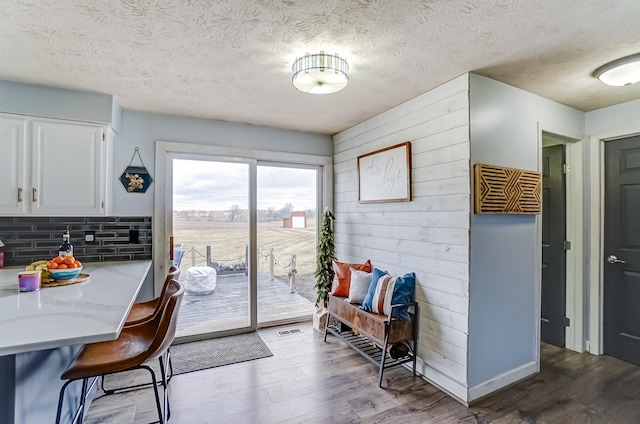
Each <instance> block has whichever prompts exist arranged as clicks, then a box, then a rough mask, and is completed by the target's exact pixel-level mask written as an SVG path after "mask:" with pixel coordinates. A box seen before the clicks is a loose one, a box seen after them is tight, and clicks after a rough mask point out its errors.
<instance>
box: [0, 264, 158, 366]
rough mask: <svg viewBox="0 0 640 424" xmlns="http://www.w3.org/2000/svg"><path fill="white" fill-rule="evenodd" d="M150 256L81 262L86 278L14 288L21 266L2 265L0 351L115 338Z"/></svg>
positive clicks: (44, 347)
mask: <svg viewBox="0 0 640 424" xmlns="http://www.w3.org/2000/svg"><path fill="white" fill-rule="evenodd" d="M150 268H151V261H129V262H99V263H85V264H84V268H83V269H82V273H83V274H89V276H90V278H89V280H88V281H85V282H82V283H78V284H73V285H68V286H61V287H49V288H42V289H40V290H39V291H35V292H19V291H18V272H19V271H22V270H24V268H22V267H12V268H3V269H0V356H2V355H11V354H16V353H22V352H29V351H35V350H42V349H52V348H57V347H61V346H69V345H74V344H86V343H94V342H100V341H105V340H114V339H116V338H117V337H118V335H119V334H120V331H121V330H122V327H123V325H124V322H125V319H126V317H127V314H128V313H129V311H130V310H131V306H132V305H133V303H134V302H135V299H136V296H137V295H138V291H139V290H140V287H141V286H142V283H143V282H144V280H145V277H146V275H147V273H148V272H149V269H150Z"/></svg>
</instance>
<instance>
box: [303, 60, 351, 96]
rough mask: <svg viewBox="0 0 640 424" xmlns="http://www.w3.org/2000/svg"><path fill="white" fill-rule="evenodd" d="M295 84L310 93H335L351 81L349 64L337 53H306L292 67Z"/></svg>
mask: <svg viewBox="0 0 640 424" xmlns="http://www.w3.org/2000/svg"><path fill="white" fill-rule="evenodd" d="M291 70H292V71H293V78H292V81H293V85H294V87H296V88H297V89H298V90H300V91H303V92H305V93H310V94H329V93H335V92H338V91H340V90H342V89H343V88H345V87H346V86H347V84H348V83H349V64H348V63H347V61H346V60H345V59H344V58H341V57H340V56H339V55H338V54H337V53H336V54H334V55H329V54H325V53H324V52H323V51H320V53H319V54H309V53H307V54H305V55H304V56H302V57H298V58H296V60H295V62H293V66H292V67H291Z"/></svg>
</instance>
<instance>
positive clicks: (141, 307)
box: [124, 266, 180, 326]
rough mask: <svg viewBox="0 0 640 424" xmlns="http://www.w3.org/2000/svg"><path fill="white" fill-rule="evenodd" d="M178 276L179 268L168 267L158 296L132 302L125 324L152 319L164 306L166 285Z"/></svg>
mask: <svg viewBox="0 0 640 424" xmlns="http://www.w3.org/2000/svg"><path fill="white" fill-rule="evenodd" d="M179 278H180V268H177V267H175V266H172V267H171V268H169V273H168V274H167V276H166V278H165V279H164V285H163V286H162V290H161V292H160V296H158V297H156V298H155V299H151V300H148V301H146V302H137V303H134V304H133V306H132V307H131V311H129V315H128V316H127V320H126V321H125V323H124V325H125V326H130V325H136V324H140V323H143V322H145V321H148V320H150V319H152V318H153V317H154V316H155V315H156V314H158V313H159V312H160V311H161V310H162V308H164V306H165V304H166V302H167V300H168V299H169V297H168V296H167V293H166V291H167V286H168V285H169V282H170V281H171V280H176V281H178V279H179Z"/></svg>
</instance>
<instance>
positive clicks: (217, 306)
mask: <svg viewBox="0 0 640 424" xmlns="http://www.w3.org/2000/svg"><path fill="white" fill-rule="evenodd" d="M205 159H206V158H203V160H193V159H174V160H173V207H172V209H173V216H172V226H173V241H174V264H176V265H179V267H180V270H181V277H180V280H181V282H182V283H184V285H185V287H186V290H187V292H186V294H185V297H184V300H183V304H182V307H181V309H180V315H179V318H178V329H177V337H194V336H195V337H197V336H199V335H205V334H210V333H217V332H228V331H234V330H235V329H241V328H247V327H249V326H250V325H251V322H255V321H253V320H252V317H251V310H252V308H251V295H250V293H251V292H250V287H251V286H250V285H251V283H250V281H251V278H250V277H251V276H250V273H252V272H256V273H257V278H256V281H257V311H258V312H257V315H258V316H257V321H258V323H259V324H261V323H279V322H291V321H292V320H295V319H301V318H303V319H308V318H309V317H311V314H312V313H313V310H314V305H313V301H310V300H308V299H311V298H312V293H311V294H309V295H307V296H302V295H300V294H299V293H303V292H304V293H306V290H308V287H309V286H310V290H311V292H313V269H314V267H315V237H316V225H315V214H316V174H317V171H316V169H315V168H314V169H299V168H290V167H282V166H261V165H258V166H257V186H256V185H254V187H257V189H256V191H257V193H256V194H257V211H255V212H256V213H255V216H256V219H257V227H256V228H257V234H256V237H255V238H252V237H251V234H250V233H251V231H250V228H251V226H250V225H249V220H250V219H251V217H252V216H253V215H254V214H252V213H250V212H251V211H250V210H249V204H250V202H249V197H250V187H251V186H252V184H251V181H250V173H251V172H250V166H251V165H250V163H244V162H243V161H242V159H238V161H237V162H231V161H229V162H226V161H224V162H223V161H219V160H216V159H215V158H212V159H211V160H205ZM252 239H253V240H257V245H256V251H257V265H258V266H257V270H252V269H250V268H251V267H250V266H249V264H250V260H249V255H250V254H251V253H250V252H251V251H252V246H251V245H250V243H251V240H252ZM290 282H294V283H297V284H295V286H291V285H290ZM303 290H305V291H303Z"/></svg>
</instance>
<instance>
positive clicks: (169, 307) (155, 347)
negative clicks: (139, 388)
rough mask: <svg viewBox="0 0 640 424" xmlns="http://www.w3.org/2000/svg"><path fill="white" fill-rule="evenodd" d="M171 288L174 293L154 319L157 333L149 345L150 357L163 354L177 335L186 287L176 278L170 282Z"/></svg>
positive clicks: (153, 357)
mask: <svg viewBox="0 0 640 424" xmlns="http://www.w3.org/2000/svg"><path fill="white" fill-rule="evenodd" d="M169 286H170V290H168V291H171V292H172V293H173V294H172V295H171V296H170V297H169V300H168V302H167V304H166V307H165V308H164V309H163V310H162V313H161V314H160V315H158V317H157V318H156V319H155V320H154V321H155V322H156V323H157V327H156V333H155V336H154V338H153V341H152V342H151V345H150V346H149V349H148V352H149V357H148V358H147V360H149V359H155V358H157V357H159V356H160V355H162V353H163V352H164V351H165V350H167V348H168V347H169V346H170V345H171V343H172V342H173V339H174V338H175V336H176V328H177V326H178V314H179V312H180V305H181V304H182V296H183V295H184V291H185V289H184V287H183V286H181V285H180V283H178V282H177V281H176V280H171V281H170V282H169Z"/></svg>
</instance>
